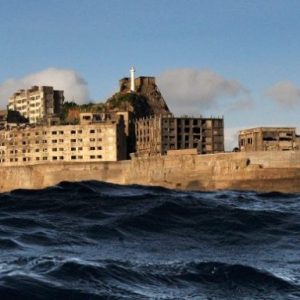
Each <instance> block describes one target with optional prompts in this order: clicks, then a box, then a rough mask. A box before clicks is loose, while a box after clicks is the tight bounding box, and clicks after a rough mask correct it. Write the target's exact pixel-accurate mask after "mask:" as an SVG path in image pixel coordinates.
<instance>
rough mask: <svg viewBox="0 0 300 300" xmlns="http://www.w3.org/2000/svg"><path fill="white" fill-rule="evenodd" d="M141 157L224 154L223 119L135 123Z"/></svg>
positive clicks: (163, 117)
mask: <svg viewBox="0 0 300 300" xmlns="http://www.w3.org/2000/svg"><path fill="white" fill-rule="evenodd" d="M136 147H137V149H136V150H137V155H138V156H144V155H146V156H148V155H153V154H162V155H164V154H167V152H168V151H169V150H179V149H197V153H199V154H210V153H218V152H224V121H223V118H193V117H180V118H177V117H173V116H172V115H168V116H166V115H160V116H154V117H151V118H145V119H140V120H138V121H137V122H136Z"/></svg>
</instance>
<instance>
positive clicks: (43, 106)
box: [8, 86, 64, 124]
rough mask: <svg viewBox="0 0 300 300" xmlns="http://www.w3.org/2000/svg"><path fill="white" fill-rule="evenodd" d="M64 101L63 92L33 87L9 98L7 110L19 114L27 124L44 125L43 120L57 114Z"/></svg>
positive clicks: (44, 87) (46, 87) (47, 87)
mask: <svg viewBox="0 0 300 300" xmlns="http://www.w3.org/2000/svg"><path fill="white" fill-rule="evenodd" d="M63 101H64V92H63V91H58V90H54V89H53V87H51V86H33V87H31V88H30V89H28V90H19V91H17V92H16V93H14V94H13V96H12V97H10V98H9V102H8V109H9V110H14V111H18V112H20V114H21V115H22V116H24V117H25V118H27V119H28V121H29V123H31V124H35V123H43V122H44V123H45V119H46V118H49V117H50V116H53V115H55V114H59V113H60V111H61V106H62V104H63Z"/></svg>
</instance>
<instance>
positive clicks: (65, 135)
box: [0, 116, 126, 166]
mask: <svg viewBox="0 0 300 300" xmlns="http://www.w3.org/2000/svg"><path fill="white" fill-rule="evenodd" d="M81 119H82V120H84V116H82V118H81ZM24 126H25V125H24ZM123 159H126V137H125V131H124V120H123V118H122V117H119V118H118V119H115V120H103V119H101V120H99V119H98V120H94V122H83V124H79V125H58V126H40V125H39V126H33V125H30V126H28V125H27V126H25V127H23V128H22V127H20V126H18V127H12V128H10V129H6V130H0V165H2V166H15V165H33V164H43V163H50V162H55V161H60V162H70V161H71V162H95V161H118V160H123Z"/></svg>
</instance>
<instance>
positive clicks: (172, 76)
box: [157, 68, 247, 113]
mask: <svg viewBox="0 0 300 300" xmlns="http://www.w3.org/2000/svg"><path fill="white" fill-rule="evenodd" d="M157 84H158V86H159V89H160V90H161V92H162V94H163V95H164V97H165V100H166V102H167V103H168V104H169V105H170V108H171V110H173V108H174V110H175V111H176V110H177V112H178V111H180V112H182V113H185V112H191V111H196V112H200V110H201V111H203V110H206V109H208V108H210V107H212V106H214V105H215V104H217V99H218V98H220V97H228V96H231V97H235V96H238V95H239V94H245V93H247V90H246V89H245V88H244V87H243V86H242V85H241V84H240V83H239V82H238V81H236V80H229V79H226V78H224V77H222V76H221V75H219V74H217V73H215V72H214V71H211V70H196V69H191V68H182V69H174V70H167V71H164V72H163V73H162V74H161V75H159V76H158V78H157Z"/></svg>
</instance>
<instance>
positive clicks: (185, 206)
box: [0, 182, 300, 300]
mask: <svg viewBox="0 0 300 300" xmlns="http://www.w3.org/2000/svg"><path fill="white" fill-rule="evenodd" d="M0 299H14V300H15V299H300V195H299V194H279V193H268V194H258V193H254V192H235V191H227V192H213V193H202V192H178V191H171V190H166V189H161V188H145V187H139V186H116V185H110V184H105V183H99V182H82V183H61V184H60V185H58V186H55V187H52V188H48V189H44V190H39V191H28V190H18V191H14V192H11V193H6V194H2V195H0Z"/></svg>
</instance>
